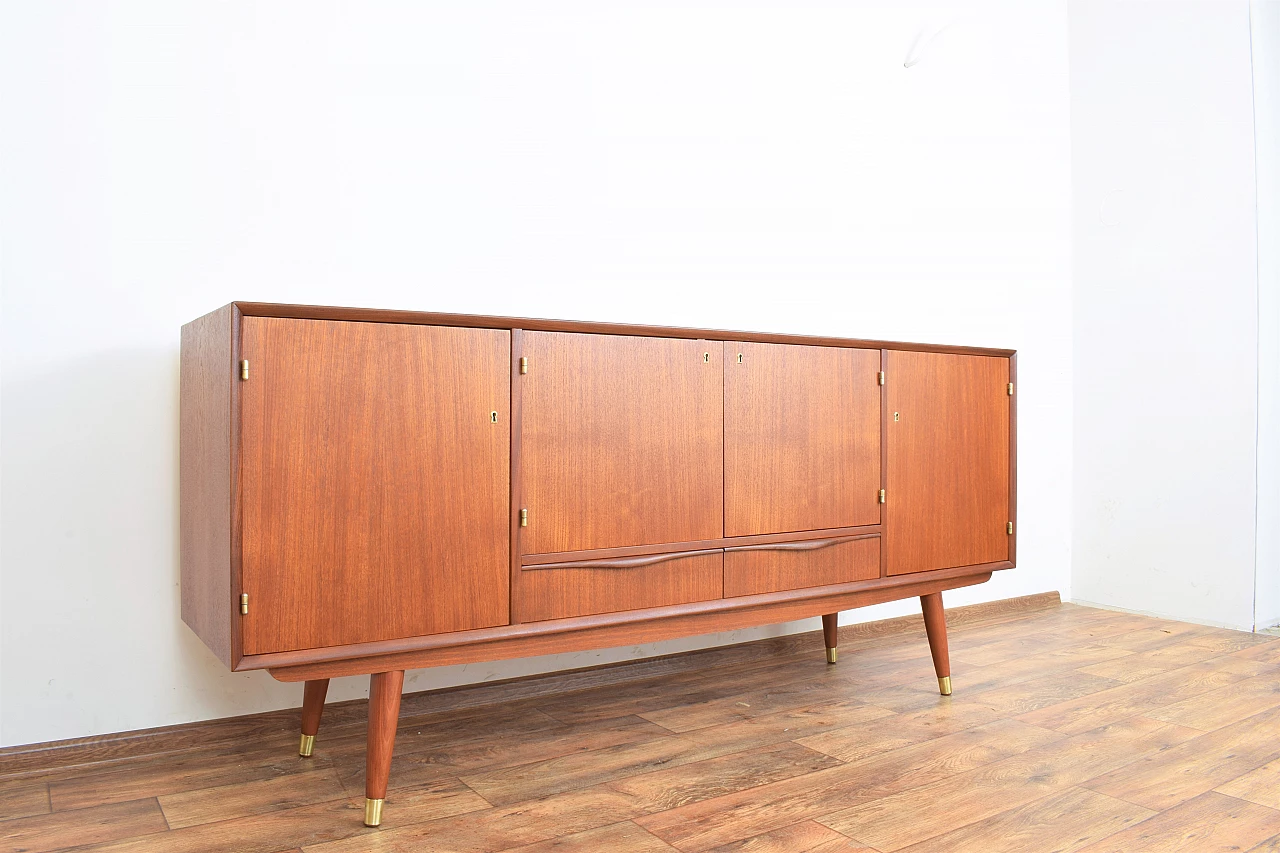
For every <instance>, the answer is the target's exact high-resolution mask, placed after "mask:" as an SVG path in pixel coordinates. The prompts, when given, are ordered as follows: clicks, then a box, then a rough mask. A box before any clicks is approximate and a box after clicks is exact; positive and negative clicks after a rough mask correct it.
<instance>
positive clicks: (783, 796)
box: [636, 720, 1062, 851]
mask: <svg viewBox="0 0 1280 853" xmlns="http://www.w3.org/2000/svg"><path fill="white" fill-rule="evenodd" d="M1013 722H1014V721H1009V720H999V721H996V722H994V723H990V724H988V725H985V726H978V727H976V728H972V729H965V730H963V731H960V732H957V733H955V734H952V735H946V736H944V737H940V738H935V739H932V740H927V741H924V742H922V743H918V744H914V745H912V746H906V747H902V748H901V749H895V750H893V751H891V752H884V753H880V754H878V755H875V756H872V757H870V758H866V759H863V760H861V761H857V762H853V763H850V764H843V765H841V766H839V767H833V768H830V769H827V770H820V771H817V772H814V773H810V774H808V775H806V776H801V777H797V778H795V779H788V780H785V781H782V782H776V783H773V784H771V785H765V786H762V787H759V788H751V789H749V790H746V791H740V792H738V793H735V794H729V795H726V796H722V797H716V798H713V799H709V800H703V801H701V802H698V803H693V804H691V805H688V806H683V807H680V808H676V809H669V810H667V811H664V812H659V813H657V814H654V815H651V816H648V817H642V818H638V819H637V820H636V823H638V824H640V825H641V826H643V827H644V828H645V829H647V830H649V831H650V832H652V833H653V834H654V835H656V836H658V837H659V838H661V839H662V840H663V841H666V842H667V843H668V844H671V845H672V846H674V847H678V848H680V849H681V850H686V851H698V850H706V849H709V848H712V847H716V846H719V845H723V844H726V843H729V842H731V841H738V840H741V839H745V838H750V837H753V836H755V835H759V834H762V833H766V832H770V831H772V830H775V829H780V828H782V827H784V826H789V825H791V824H793V823H799V822H802V821H805V820H810V819H813V818H816V817H819V816H821V815H824V814H829V813H831V812H833V811H836V810H838V809H840V808H842V807H844V806H847V805H849V804H851V803H860V802H873V801H876V800H877V799H879V798H881V797H886V796H889V795H892V794H894V793H897V792H900V791H902V790H906V789H910V788H913V787H915V786H917V785H927V784H928V783H930V782H935V781H938V780H940V779H946V778H948V777H952V776H956V775H961V774H964V773H965V772H966V771H971V770H973V769H974V768H978V767H983V766H985V765H989V764H992V763H995V762H998V761H1000V760H1001V759H1003V758H1007V757H1009V756H1011V755H1016V754H1018V753H1021V752H1025V751H1027V750H1029V749H1033V748H1035V747H1037V746H1042V745H1044V744H1046V743H1050V742H1053V741H1057V740H1061V739H1062V738H1061V737H1060V736H1059V735H1057V734H1056V733H1054V732H1050V731H1047V730H1044V729H1038V728H1036V727H1034V726H1027V725H1012V723H1013ZM823 822H824V823H825V821H823ZM830 828H832V829H835V830H836V831H837V832H842V833H843V834H844V835H847V836H850V837H853V838H857V839H858V840H859V841H863V842H864V843H866V842H867V839H864V838H861V837H860V836H858V835H856V834H854V833H848V832H843V830H842V829H840V828H839V827H830ZM872 843H873V845H874V842H872Z"/></svg>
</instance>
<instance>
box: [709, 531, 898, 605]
mask: <svg viewBox="0 0 1280 853" xmlns="http://www.w3.org/2000/svg"><path fill="white" fill-rule="evenodd" d="M878 577H880V537H879V536H874V535H871V536H868V535H863V536H842V537H835V538H831V539H817V540H813V541H808V542H777V543H772V544H767V545H747V546H740V547H737V548H730V549H728V550H726V551H725V554H724V594H725V595H755V594H758V593H768V592H781V591H783V590H789V589H804V588H805V587H813V586H826V585H828V584H841V583H852V582H854V581H865V580H872V579H874V578H878Z"/></svg>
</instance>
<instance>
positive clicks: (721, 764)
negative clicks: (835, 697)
mask: <svg viewBox="0 0 1280 853" xmlns="http://www.w3.org/2000/svg"><path fill="white" fill-rule="evenodd" d="M840 763H841V762H840V761H839V760H837V759H835V758H832V757H831V756H829V755H823V754H822V753H820V752H815V751H814V750H812V749H806V748H805V747H803V746H800V745H799V744H797V743H793V742H791V741H783V742H781V743H776V744H770V745H769V746H765V747H761V748H760V749H752V750H747V751H745V752H735V753H732V754H730V755H722V756H720V757H718V758H711V759H708V760H706V761H698V762H694V763H693V764H685V765H681V766H678V767H669V768H666V769H665V770H653V771H650V772H648V773H644V774H641V775H637V776H631V777H629V778H626V779H622V780H619V781H617V782H610V783H608V785H607V787H608V788H610V789H611V790H614V791H620V792H622V793H624V794H631V795H633V796H636V797H640V798H641V799H642V800H643V801H644V802H645V804H646V806H645V807H646V808H647V809H648V810H649V811H666V810H668V809H675V808H679V807H680V806H686V805H688V804H689V803H696V802H701V801H702V800H709V799H712V798H713V797H720V796H723V795H725V794H729V793H733V792H735V791H742V790H745V789H747V788H754V787H757V786H760V785H767V784H769V783H770V782H777V781H780V780H782V779H791V778H794V777H797V776H803V775H805V774H808V773H812V772H813V771H815V770H824V769H826V768H828V767H836V766H838V765H839V764H840Z"/></svg>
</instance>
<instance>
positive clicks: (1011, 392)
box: [1009, 382, 1013, 397]
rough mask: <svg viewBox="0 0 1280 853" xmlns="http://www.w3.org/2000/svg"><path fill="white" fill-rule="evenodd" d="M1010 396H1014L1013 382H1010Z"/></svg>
mask: <svg viewBox="0 0 1280 853" xmlns="http://www.w3.org/2000/svg"><path fill="white" fill-rule="evenodd" d="M1009 396H1010V397H1012V396H1013V383H1012V382H1010V383H1009Z"/></svg>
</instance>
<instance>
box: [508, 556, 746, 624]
mask: <svg viewBox="0 0 1280 853" xmlns="http://www.w3.org/2000/svg"><path fill="white" fill-rule="evenodd" d="M723 574H724V573H723V552H722V551H718V550H711V551H696V552H691V553H685V554H655V555H651V556H646V557H628V558H623V559H618V560H589V561H584V562H581V563H558V564H552V565H548V566H528V567H526V568H525V569H524V570H522V571H521V578H520V602H519V604H518V606H517V607H518V613H519V616H520V621H521V622H539V621H542V620H544V619H564V618H567V617H569V616H590V615H593V614H597V613H616V612H618V611H622V610H642V609H644V608H647V607H666V606H668V605H672V604H688V603H690V602H694V601H710V600H712V599H717V598H720V597H721V596H722V593H723Z"/></svg>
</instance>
